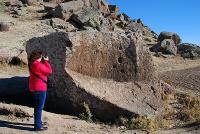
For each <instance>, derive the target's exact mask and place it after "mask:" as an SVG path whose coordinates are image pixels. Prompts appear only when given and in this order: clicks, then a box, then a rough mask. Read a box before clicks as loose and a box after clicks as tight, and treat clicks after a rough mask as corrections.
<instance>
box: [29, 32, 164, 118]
mask: <svg viewBox="0 0 200 134" xmlns="http://www.w3.org/2000/svg"><path fill="white" fill-rule="evenodd" d="M35 49H41V50H43V51H45V52H47V54H48V56H49V58H50V64H51V65H52V67H53V75H52V76H51V78H50V81H51V83H52V85H53V87H52V88H51V89H50V90H49V97H48V98H49V100H48V102H49V103H51V106H52V107H53V106H55V107H56V108H57V109H58V108H59V109H63V110H64V111H69V109H71V110H73V112H75V113H80V112H81V109H82V108H83V106H82V104H83V103H84V102H85V103H87V104H88V105H89V107H90V108H91V111H92V114H93V115H95V116H96V117H98V118H101V119H115V118H117V117H119V116H129V117H130V116H135V115H137V114H139V115H154V114H155V113H156V112H157V111H159V110H160V108H161V106H162V100H161V94H160V90H159V87H158V86H157V85H156V84H153V83H154V82H155V79H156V76H155V73H154V68H153V63H152V59H151V55H150V53H149V51H148V49H147V48H146V47H145V44H144V42H143V41H142V37H141V35H140V34H133V35H132V36H130V37H127V36H126V35H125V34H124V33H105V32H95V31H83V32H75V33H63V32H60V33H53V34H51V35H48V36H45V37H39V38H33V39H31V40H29V41H28V43H27V46H26V51H27V53H28V55H29V54H30V53H31V51H33V50H35ZM150 83H151V84H150Z"/></svg>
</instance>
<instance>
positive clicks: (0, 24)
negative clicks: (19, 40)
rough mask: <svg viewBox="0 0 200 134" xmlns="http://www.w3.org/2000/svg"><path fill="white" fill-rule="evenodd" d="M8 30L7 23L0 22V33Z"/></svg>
mask: <svg viewBox="0 0 200 134" xmlns="http://www.w3.org/2000/svg"><path fill="white" fill-rule="evenodd" d="M9 30H10V25H9V23H8V22H0V32H3V31H9Z"/></svg>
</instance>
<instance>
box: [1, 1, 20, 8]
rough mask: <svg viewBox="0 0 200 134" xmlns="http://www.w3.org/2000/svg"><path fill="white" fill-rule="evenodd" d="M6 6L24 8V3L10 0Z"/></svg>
mask: <svg viewBox="0 0 200 134" xmlns="http://www.w3.org/2000/svg"><path fill="white" fill-rule="evenodd" d="M5 5H6V6H17V7H22V6H23V3H22V2H21V1H20V0H9V1H6V2H5Z"/></svg>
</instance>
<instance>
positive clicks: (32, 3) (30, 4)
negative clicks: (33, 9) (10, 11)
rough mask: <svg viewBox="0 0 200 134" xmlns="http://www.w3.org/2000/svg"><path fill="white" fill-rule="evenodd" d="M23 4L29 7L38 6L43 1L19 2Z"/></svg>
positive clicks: (27, 0) (25, 0)
mask: <svg viewBox="0 0 200 134" xmlns="http://www.w3.org/2000/svg"><path fill="white" fill-rule="evenodd" d="M21 1H22V2H23V3H25V4H28V5H29V6H33V5H39V4H40V3H42V2H43V0H21Z"/></svg>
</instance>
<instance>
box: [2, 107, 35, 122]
mask: <svg viewBox="0 0 200 134" xmlns="http://www.w3.org/2000/svg"><path fill="white" fill-rule="evenodd" d="M0 115H5V116H7V117H8V118H9V119H15V118H20V119H23V118H27V119H29V118H32V117H33V116H32V115H30V114H29V113H27V112H25V111H23V110H22V109H20V108H7V107H0Z"/></svg>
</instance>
